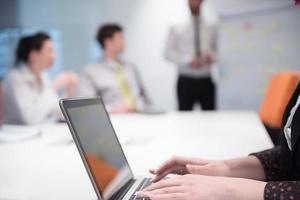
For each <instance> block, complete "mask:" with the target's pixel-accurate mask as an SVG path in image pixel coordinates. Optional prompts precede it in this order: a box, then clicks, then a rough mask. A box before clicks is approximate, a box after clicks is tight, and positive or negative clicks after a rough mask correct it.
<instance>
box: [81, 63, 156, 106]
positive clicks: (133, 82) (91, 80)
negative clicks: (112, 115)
mask: <svg viewBox="0 0 300 200" xmlns="http://www.w3.org/2000/svg"><path fill="white" fill-rule="evenodd" d="M119 63H120V64H121V65H122V67H123V71H124V73H125V76H126V80H127V83H128V86H129V88H130V91H131V95H132V97H133V98H134V101H135V104H136V105H135V106H136V108H137V110H138V111H142V110H144V109H147V107H148V106H149V103H150V102H149V98H148V97H147V95H146V93H145V90H144V87H143V84H142V81H141V78H140V75H139V73H138V71H137V69H136V67H135V66H134V65H133V64H132V63H129V62H126V61H123V60H121V61H119ZM117 65H118V63H117V62H116V61H113V60H110V59H105V58H103V59H102V60H101V61H100V62H99V63H95V64H90V65H88V66H86V67H85V68H84V70H83V73H82V75H81V77H80V81H79V91H78V93H79V95H80V96H82V97H89V96H100V97H101V98H102V99H103V101H104V104H105V106H106V108H107V110H108V111H111V110H112V109H113V108H114V107H117V106H121V105H124V100H123V97H122V94H121V91H120V87H119V82H118V79H117V68H116V67H117Z"/></svg>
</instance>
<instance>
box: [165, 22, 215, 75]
mask: <svg viewBox="0 0 300 200" xmlns="http://www.w3.org/2000/svg"><path fill="white" fill-rule="evenodd" d="M199 23H200V41H199V42H200V50H201V52H202V53H203V54H205V53H208V52H211V53H213V54H214V55H215V56H216V47H217V24H216V23H210V22H208V21H207V20H205V18H204V17H203V18H201V19H200V20H199ZM194 33H195V31H194V19H193V18H191V19H190V20H189V21H188V22H186V23H183V24H179V25H176V26H173V27H171V29H170V33H169V37H168V40H167V45H166V49H165V58H166V59H167V60H169V61H171V62H173V63H174V64H176V65H177V66H178V71H179V74H180V75H184V76H188V77H195V78H199V77H208V76H211V70H212V66H203V67H201V68H193V67H192V66H191V65H190V63H191V61H192V59H193V58H195V57H196V56H195V55H196V53H195V52H196V48H195V36H194Z"/></svg>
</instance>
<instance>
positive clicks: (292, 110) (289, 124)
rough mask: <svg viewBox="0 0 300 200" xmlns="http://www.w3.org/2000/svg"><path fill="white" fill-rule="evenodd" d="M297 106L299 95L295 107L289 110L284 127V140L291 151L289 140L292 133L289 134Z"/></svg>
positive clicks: (299, 101) (299, 99) (299, 103)
mask: <svg viewBox="0 0 300 200" xmlns="http://www.w3.org/2000/svg"><path fill="white" fill-rule="evenodd" d="M299 105H300V95H299V97H298V99H297V102H296V105H295V106H294V107H293V108H292V109H291V111H290V115H289V117H288V120H287V122H286V124H285V126H284V129H283V130H284V135H285V138H286V141H287V144H288V147H289V149H290V150H292V143H291V139H292V133H291V126H292V123H293V118H294V115H295V113H296V111H297V109H298V108H299Z"/></svg>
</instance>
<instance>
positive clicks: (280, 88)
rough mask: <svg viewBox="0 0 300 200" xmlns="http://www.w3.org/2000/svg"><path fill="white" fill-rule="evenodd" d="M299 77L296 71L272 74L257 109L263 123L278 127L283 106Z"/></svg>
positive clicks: (285, 104)
mask: <svg viewBox="0 0 300 200" xmlns="http://www.w3.org/2000/svg"><path fill="white" fill-rule="evenodd" d="M299 79H300V74H299V73H298V72H291V71H290V72H281V73H277V74H275V75H273V77H272V79H271V82H270V84H269V87H268V89H267V91H266V94H265V96H264V98H263V101H262V104H261V107H260V111H259V116H260V118H261V120H262V121H263V123H264V124H265V125H267V126H269V127H272V128H280V126H281V122H282V117H283V113H284V110H285V107H286V106H287V104H288V102H289V99H290V98H291V96H292V94H293V92H294V90H295V88H296V86H297V84H298V82H299Z"/></svg>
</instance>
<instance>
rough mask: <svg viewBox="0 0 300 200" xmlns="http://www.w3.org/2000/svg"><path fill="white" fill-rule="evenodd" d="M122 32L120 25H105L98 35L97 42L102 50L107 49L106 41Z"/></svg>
mask: <svg viewBox="0 0 300 200" xmlns="http://www.w3.org/2000/svg"><path fill="white" fill-rule="evenodd" d="M118 32H122V27H121V26H119V25H118V24H104V25H103V26H101V27H100V28H99V30H98V33H97V37H96V39H97V41H98V42H99V44H100V45H101V47H102V48H105V46H104V41H105V40H106V39H108V38H112V37H113V36H114V34H115V33H118Z"/></svg>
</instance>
